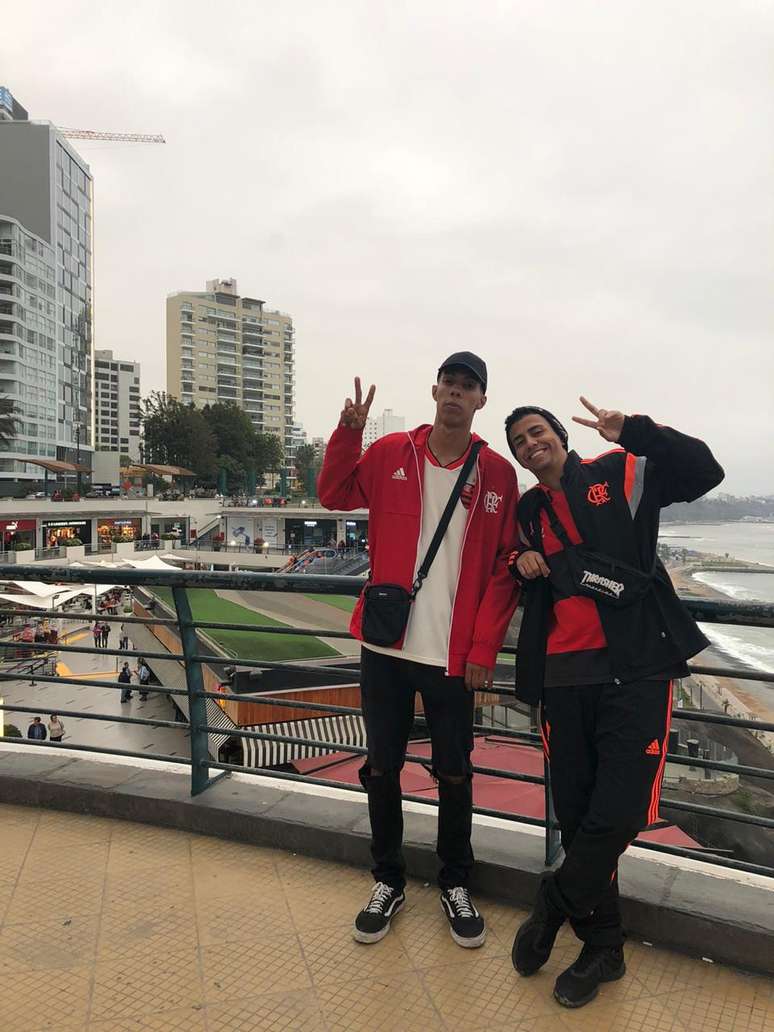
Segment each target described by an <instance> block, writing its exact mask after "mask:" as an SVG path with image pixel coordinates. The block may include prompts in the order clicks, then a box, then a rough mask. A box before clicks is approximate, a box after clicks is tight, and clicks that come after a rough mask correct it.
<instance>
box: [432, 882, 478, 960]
mask: <svg viewBox="0 0 774 1032" xmlns="http://www.w3.org/2000/svg"><path fill="white" fill-rule="evenodd" d="M441 907H442V908H443V912H444V914H446V917H447V918H448V920H449V931H450V932H451V937H452V939H454V941H455V942H456V943H457V945H458V946H464V947H465V949H468V950H474V949H476V947H477V946H483V945H484V939H486V925H485V923H484V919H483V917H482V916H481V914H479V912H478V910H476V907H475V905H474V903H473V900H472V899H471V898H470V893H469V892H468V890H467V889H465V888H463V887H462V886H461V885H456V886H455V887H454V888H453V889H444V890H443V892H442V893H441Z"/></svg>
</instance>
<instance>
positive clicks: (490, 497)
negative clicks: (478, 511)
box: [484, 491, 503, 513]
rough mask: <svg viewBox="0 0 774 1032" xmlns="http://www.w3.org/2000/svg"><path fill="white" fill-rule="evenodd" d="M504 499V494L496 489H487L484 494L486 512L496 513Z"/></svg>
mask: <svg viewBox="0 0 774 1032" xmlns="http://www.w3.org/2000/svg"><path fill="white" fill-rule="evenodd" d="M502 500H503V496H502V495H499V494H497V492H496V491H487V493H486V494H485V495H484V512H491V513H496V512H497V510H498V509H499V508H500V502H501V501H502Z"/></svg>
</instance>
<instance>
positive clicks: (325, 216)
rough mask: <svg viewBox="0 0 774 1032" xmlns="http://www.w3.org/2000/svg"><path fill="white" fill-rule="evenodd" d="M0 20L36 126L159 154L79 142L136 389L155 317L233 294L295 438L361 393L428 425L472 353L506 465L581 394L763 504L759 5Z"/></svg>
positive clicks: (768, 102) (488, 423) (43, 9)
mask: <svg viewBox="0 0 774 1032" xmlns="http://www.w3.org/2000/svg"><path fill="white" fill-rule="evenodd" d="M2 22H3V32H2V40H0V84H5V85H7V86H8V87H9V88H10V89H11V91H12V92H13V93H14V94H15V95H16V96H17V98H18V99H19V101H20V102H21V103H22V104H24V105H25V106H26V107H27V108H28V110H29V111H30V115H31V117H34V118H47V119H50V120H52V121H53V122H55V123H57V124H58V125H62V126H76V127H82V128H91V129H110V130H131V131H147V132H160V133H163V134H164V136H165V137H166V139H167V143H166V146H163V147H162V146H140V145H130V144H113V143H109V144H106V143H99V144H98V143H83V142H80V141H79V142H76V144H75V146H76V147H77V148H78V150H79V151H80V152H81V154H82V155H83V156H84V157H85V158H86V160H87V161H89V163H90V164H91V168H92V172H93V174H94V177H95V197H96V218H95V227H96V274H95V342H96V346H97V347H112V348H113V349H114V350H115V351H117V352H118V354H119V355H121V356H122V357H126V358H132V359H139V360H140V361H141V362H142V363H143V390H144V391H147V390H149V389H151V388H163V387H164V386H165V367H164V359H163V353H164V299H165V297H166V295H167V294H168V293H171V292H172V291H175V290H182V289H185V290H203V289H204V281H205V280H206V279H208V278H213V277H216V276H221V277H227V276H234V277H236V279H237V281H238V284H239V288H240V292H242V293H244V294H249V295H251V296H257V297H261V298H264V299H265V300H267V301H268V302H269V303H270V304H271V305H272V306H275V307H278V308H280V309H282V310H284V311H287V312H290V313H291V314H292V315H293V318H294V321H295V326H296V342H297V351H296V361H297V407H296V416H297V419H298V420H300V421H301V422H303V424H304V426H305V427H306V429H307V431H308V432H309V433H310V434H311V435H325V436H327V435H328V434H329V432H330V430H331V429H332V428H333V426H334V424H335V422H336V420H337V416H338V411H339V409H340V407H341V403H342V401H343V398H344V396H345V395H346V394H347V393H349V392H350V390H351V388H350V384H351V379H352V376H353V375H354V374H355V373H359V374H360V375H361V376H362V377H363V379H364V380H366V381H367V382H369V383H370V382H375V383H376V384H377V394H376V400H375V402H374V412H375V413H376V414H378V413H379V412H381V410H382V409H383V408H384V407H391V408H392V409H394V410H395V411H397V412H399V413H401V414H403V415H405V416H406V419H407V425H411V424H416V423H420V422H428V421H432V416H433V408H432V401H431V397H430V388H431V385H432V383H433V382H434V379H435V372H436V369H437V367H438V365H439V364H440V361H441V360H442V359H443V358H445V357H446V355H447V354H449V353H450V352H452V351H456V350H458V349H470V350H474V351H476V352H478V353H479V354H481V355H482V356H483V357H484V358H485V359H486V361H487V363H488V365H489V370H490V379H491V384H490V390H489V401H488V405H487V407H486V409H485V411H484V412H483V413H481V414H480V415H479V416H478V417H477V424H476V429H477V430H478V431H479V432H480V433H481V434H482V435H483V436H485V437H486V438H487V439H488V440H489V441H490V443H491V444H493V445H494V446H495V447H496V448H498V449H501V450H502V449H504V448H505V442H504V435H503V430H502V425H503V418H504V416H505V415H506V414H507V413H508V412H509V411H510V410H511V408H513V407H514V406H515V405H517V404H524V403H528V402H532V403H537V404H542V405H545V406H547V407H550V408H552V409H554V410H555V411H556V413H557V414H558V415H559V416H560V418H562V419H563V420H569V418H570V416H571V415H572V414H574V413H576V412H580V409H579V406H578V405H577V403H576V401H575V399H576V398H577V395H578V394H579V393H584V394H586V395H588V396H589V397H590V398H592V400H594V401H596V402H597V403H598V404H599V405H601V406H604V407H608V408H620V409H622V410H624V411H636V412H647V413H649V414H651V415H653V416H654V417H655V418H657V419H658V420H659V421H661V422H665V423H669V424H671V425H674V426H677V427H679V428H680V429H684V430H686V431H687V432H689V433H692V434H696V435H698V436H701V437H703V438H705V439H706V440H708V441H709V442H710V444H711V445H712V447H713V448H714V449H715V451H716V453H717V455H718V457H719V459H720V461H721V462H722V463H723V465H724V466H725V468H726V473H727V478H726V482H725V484H724V487H723V489H725V490H728V491H732V492H734V493H747V492H753V491H760V492H774V433H773V431H774V347H772V326H773V325H774V322H773V320H772V315H773V314H774V313H773V312H772V296H773V295H772V273H773V272H774V199H773V191H772V172H773V171H774V160H772V159H773V158H774V144H773V143H772V141H773V140H774V135H773V134H772V125H773V124H774V117H773V116H774V111H773V110H772V109H773V108H774V103H773V100H772V98H774V91H773V90H772V86H773V85H774V82H773V80H774V75H773V74H772V67H773V65H772V56H773V52H774V46H772V38H773V36H774V5H772V4H771V3H766V2H763V0H761V2H757V0H735V2H734V3H732V4H731V3H728V2H727V0H723V2H719V0H696V2H685V0H670V2H667V0H663V2H662V0H656V2H651V3H643V2H642V0H637V2H631V0H609V2H605V0H602V2H600V0H594V2H584V0H572V2H567V3H561V4H554V3H546V2H545V0H542V2H518V0H513V2H510V3H505V2H494V0H489V2H487V0H480V2H478V3H473V2H472V0H470V2H467V3H458V2H455V0H434V2H423V0H411V2H410V3H408V2H405V3H400V2H394V0H393V2H390V3H387V2H386V0H384V2H378V0H372V2H368V0H359V2H352V0H335V2H331V3H326V2H320V0H312V2H310V0H294V2H292V3H288V2H284V3H279V2H277V3H267V2H262V0H257V2H256V0H251V2H245V0H242V2H240V0H237V2H232V3H230V4H226V5H217V4H212V3H202V2H200V0H186V2H184V3H178V2H168V0H153V2H136V0H135V2H133V3H131V4H126V3H123V2H122V3H117V2H114V0H103V2H100V3H97V2H96V0H91V2H88V3H87V2H84V3H78V2H67V0H64V2H57V3H53V2H45V3H43V2H40V0H28V2H27V3H26V4H13V5H11V6H9V7H8V8H7V9H6V10H4V12H3V15H2ZM571 443H572V444H573V445H574V446H575V447H576V448H577V449H578V450H579V451H580V452H581V453H585V454H595V453H596V451H598V450H601V448H600V447H599V444H600V442H599V439H598V438H596V436H595V434H594V433H593V432H592V431H590V430H586V429H583V428H580V427H578V428H577V430H576V431H573V434H572V442H571ZM522 479H529V477H528V476H526V475H524V476H523V477H522Z"/></svg>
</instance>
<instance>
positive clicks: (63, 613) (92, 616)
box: [0, 609, 177, 633]
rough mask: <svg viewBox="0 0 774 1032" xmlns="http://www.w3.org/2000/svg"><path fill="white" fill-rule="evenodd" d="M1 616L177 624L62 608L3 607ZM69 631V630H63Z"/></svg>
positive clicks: (148, 617) (157, 618) (154, 619)
mask: <svg viewBox="0 0 774 1032" xmlns="http://www.w3.org/2000/svg"><path fill="white" fill-rule="evenodd" d="M0 612H2V615H3V616H45V617H47V618H52V619H53V618H56V619H59V620H71V621H72V622H73V623H76V622H77V621H81V622H82V623H91V621H92V620H99V621H100V622H101V621H103V620H106V621H107V622H108V623H132V624H177V620H173V619H172V618H171V617H163V616H160V617H152V616H129V615H128V614H125V615H121V614H118V615H116V616H113V615H111V614H108V613H81V612H78V611H73V610H67V609H65V610H63V609H3V610H1V611H0ZM65 633H70V632H65Z"/></svg>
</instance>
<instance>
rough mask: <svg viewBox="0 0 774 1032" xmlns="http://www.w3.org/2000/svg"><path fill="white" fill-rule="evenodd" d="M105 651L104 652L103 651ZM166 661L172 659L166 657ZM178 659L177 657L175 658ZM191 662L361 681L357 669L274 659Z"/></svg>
mask: <svg viewBox="0 0 774 1032" xmlns="http://www.w3.org/2000/svg"><path fill="white" fill-rule="evenodd" d="M103 651H104V650H103ZM142 655H143V656H149V655H150V653H149V652H143V653H142ZM163 658H165V659H169V658H172V657H168V656H165V657H163ZM175 658H177V657H175ZM190 662H192V663H209V665H210V666H238V667H252V668H253V669H256V670H257V669H260V668H261V667H264V668H265V669H266V670H308V671H311V672H312V673H314V674H319V673H321V672H322V673H327V672H328V671H329V670H330V671H334V672H336V673H339V674H343V675H344V676H345V677H348V678H349V679H350V680H352V678H353V677H354V678H356V679H358V681H359V679H360V670H359V669H358V668H357V667H340V666H327V665H321V664H317V665H316V666H315V665H314V664H313V663H284V662H279V661H277V660H273V659H271V660H270V659H239V658H238V657H235V656H230V657H229V656H226V657H221V656H201V655H199V656H191V657H190Z"/></svg>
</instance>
